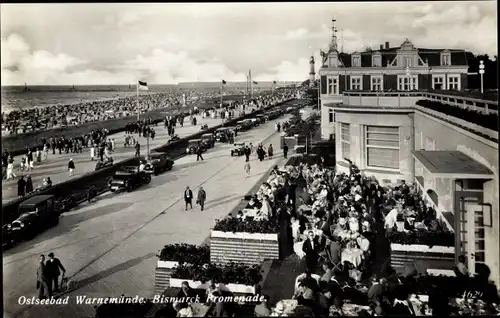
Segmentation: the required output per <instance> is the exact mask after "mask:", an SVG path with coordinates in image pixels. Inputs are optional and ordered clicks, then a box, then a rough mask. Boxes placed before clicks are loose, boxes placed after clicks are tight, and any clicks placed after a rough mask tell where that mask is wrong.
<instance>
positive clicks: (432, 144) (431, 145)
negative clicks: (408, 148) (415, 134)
mask: <svg viewBox="0 0 500 318" xmlns="http://www.w3.org/2000/svg"><path fill="white" fill-rule="evenodd" d="M425 150H436V141H435V140H434V139H432V138H431V137H425Z"/></svg>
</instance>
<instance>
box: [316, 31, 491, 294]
mask: <svg viewBox="0 0 500 318" xmlns="http://www.w3.org/2000/svg"><path fill="white" fill-rule="evenodd" d="M322 55H323V67H322V68H321V69H320V71H319V75H320V76H321V88H320V89H321V130H322V137H323V138H324V139H333V138H335V141H336V149H335V151H336V161H337V169H338V170H340V171H347V170H348V167H349V163H348V162H349V161H352V162H353V163H355V164H356V165H358V166H359V168H360V169H361V170H362V171H363V173H364V174H365V175H368V176H374V177H376V178H377V179H378V180H379V181H380V182H381V183H393V184H394V183H396V182H398V181H399V180H406V181H407V182H412V183H415V184H416V185H417V186H418V187H419V188H420V189H421V190H422V191H423V195H424V197H425V198H426V200H427V201H428V203H429V204H430V205H431V206H433V207H434V208H435V209H436V210H437V212H438V216H439V217H440V218H441V219H442V220H443V221H444V222H445V223H446V224H447V225H448V228H450V229H451V230H453V231H454V232H455V233H456V235H455V249H454V251H455V255H456V257H458V256H459V255H462V254H463V255H465V256H466V257H467V259H468V266H469V270H470V271H471V272H474V271H475V268H476V265H477V264H478V263H481V264H486V265H488V266H489V268H490V270H491V272H492V273H491V279H492V280H494V281H495V283H496V284H497V286H500V244H499V242H500V217H499V211H498V190H499V187H498V173H499V169H498V128H497V129H496V130H495V129H494V127H492V125H485V124H484V121H489V120H490V121H494V120H497V116H498V102H497V101H487V100H483V99H477V98H470V97H466V95H467V94H465V93H464V92H463V91H462V90H463V89H464V88H466V87H467V71H468V66H467V58H466V52H465V51H461V50H446V49H442V50H434V49H420V48H415V47H414V46H413V44H412V43H411V42H410V41H409V40H405V41H404V42H403V43H402V45H401V46H399V47H396V48H391V47H389V45H388V44H386V45H385V46H384V47H383V48H382V47H381V48H380V49H379V50H377V51H370V52H363V53H356V52H355V53H353V54H344V53H339V52H338V51H337V48H336V37H335V32H334V35H333V38H332V44H331V45H330V50H329V52H328V53H323V52H322ZM433 89H434V90H433ZM437 90H439V92H438V91H437ZM444 90H446V91H444ZM422 101H425V102H422ZM432 105H434V106H432ZM436 105H437V106H436ZM450 108H453V109H451V111H450ZM466 110H475V111H480V112H481V113H482V114H483V115H484V116H482V115H478V116H479V117H481V116H482V117H481V118H482V119H477V117H478V116H476V115H473V114H472V113H471V114H472V115H471V116H470V118H467V117H465V116H463V115H460V114H458V115H457V113H461V114H463V113H464V112H465V111H466ZM486 126H488V127H489V128H486Z"/></svg>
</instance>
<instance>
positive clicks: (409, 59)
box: [405, 57, 411, 67]
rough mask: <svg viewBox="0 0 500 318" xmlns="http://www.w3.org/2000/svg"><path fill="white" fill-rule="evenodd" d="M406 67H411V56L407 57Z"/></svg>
mask: <svg viewBox="0 0 500 318" xmlns="http://www.w3.org/2000/svg"><path fill="white" fill-rule="evenodd" d="M405 67H411V57H405Z"/></svg>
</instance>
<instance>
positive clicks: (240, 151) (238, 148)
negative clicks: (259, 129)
mask: <svg viewBox="0 0 500 318" xmlns="http://www.w3.org/2000/svg"><path fill="white" fill-rule="evenodd" d="M244 154H245V143H244V142H241V143H235V144H234V148H233V149H231V157H233V156H243V155H244Z"/></svg>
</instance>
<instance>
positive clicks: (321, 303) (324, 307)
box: [313, 289, 333, 317]
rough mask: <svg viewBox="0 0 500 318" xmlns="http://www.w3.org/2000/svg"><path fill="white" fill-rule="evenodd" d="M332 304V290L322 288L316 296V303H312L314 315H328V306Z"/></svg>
mask: <svg viewBox="0 0 500 318" xmlns="http://www.w3.org/2000/svg"><path fill="white" fill-rule="evenodd" d="M332 305H333V298H332V292H331V291H330V290H329V289H324V290H322V291H321V292H319V293H318V294H317V296H316V304H315V305H314V308H313V310H314V315H315V316H316V317H328V314H329V312H330V306H332Z"/></svg>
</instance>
